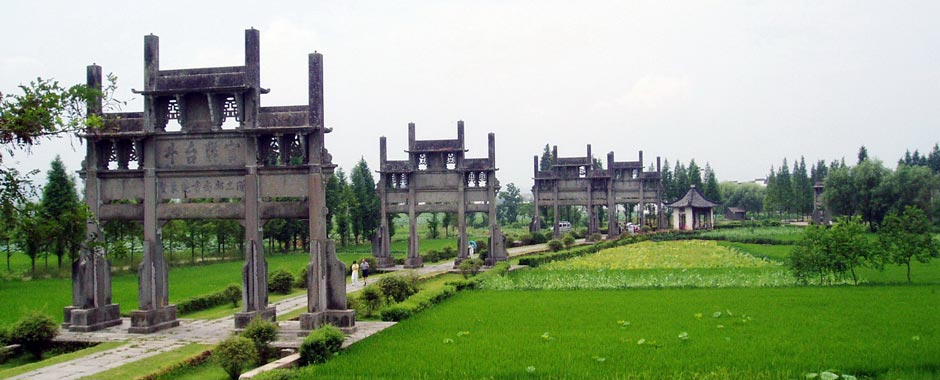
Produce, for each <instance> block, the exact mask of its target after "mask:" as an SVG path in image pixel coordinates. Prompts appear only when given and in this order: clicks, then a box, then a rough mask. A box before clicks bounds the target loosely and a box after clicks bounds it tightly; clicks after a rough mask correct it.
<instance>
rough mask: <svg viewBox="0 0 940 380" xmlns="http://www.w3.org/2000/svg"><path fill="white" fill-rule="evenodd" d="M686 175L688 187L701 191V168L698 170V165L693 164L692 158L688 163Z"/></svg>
mask: <svg viewBox="0 0 940 380" xmlns="http://www.w3.org/2000/svg"><path fill="white" fill-rule="evenodd" d="M688 175H689V187H692V186H695V188H697V189H699V190H701V189H702V187H703V186H702V168H700V167H699V166H698V164H696V163H695V159H694V158H693V159H692V160H691V161H689V169H688Z"/></svg>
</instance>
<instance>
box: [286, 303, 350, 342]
mask: <svg viewBox="0 0 940 380" xmlns="http://www.w3.org/2000/svg"><path fill="white" fill-rule="evenodd" d="M327 324H329V325H333V326H336V327H339V328H340V330H343V332H344V333H346V334H351V333H353V332H355V331H356V310H353V309H349V310H327V311H321V312H316V313H303V314H301V315H300V329H301V330H304V332H301V333H300V334H298V335H299V336H306V335H307V334H309V333H310V330H315V329H318V328H320V327H322V326H323V325H327Z"/></svg>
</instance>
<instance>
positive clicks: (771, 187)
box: [764, 166, 780, 213]
mask: <svg viewBox="0 0 940 380" xmlns="http://www.w3.org/2000/svg"><path fill="white" fill-rule="evenodd" d="M779 194H780V193H779V192H778V191H777V173H776V172H775V171H774V168H773V166H771V167H770V173H769V174H767V192H766V196H765V197H764V210H766V211H767V212H768V213H769V212H770V211H777V210H778V209H777V205H778V204H780V200H779V199H778V196H779Z"/></svg>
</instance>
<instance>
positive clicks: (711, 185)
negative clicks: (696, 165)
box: [702, 162, 722, 203]
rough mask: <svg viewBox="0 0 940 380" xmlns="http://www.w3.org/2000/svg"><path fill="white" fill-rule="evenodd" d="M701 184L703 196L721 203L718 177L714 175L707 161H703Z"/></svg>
mask: <svg viewBox="0 0 940 380" xmlns="http://www.w3.org/2000/svg"><path fill="white" fill-rule="evenodd" d="M703 186H704V188H703V189H702V194H703V195H705V198H708V199H709V200H711V201H713V202H716V203H722V198H721V189H720V188H719V187H718V178H717V177H716V176H715V171H714V170H712V168H711V165H709V164H708V163H707V162H706V163H705V184H704V185H703Z"/></svg>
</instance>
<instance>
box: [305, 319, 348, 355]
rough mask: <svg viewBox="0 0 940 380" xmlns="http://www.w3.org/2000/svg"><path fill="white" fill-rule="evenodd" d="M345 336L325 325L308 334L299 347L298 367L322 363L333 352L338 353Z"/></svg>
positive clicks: (331, 326) (336, 329)
mask: <svg viewBox="0 0 940 380" xmlns="http://www.w3.org/2000/svg"><path fill="white" fill-rule="evenodd" d="M344 339H346V336H345V335H343V332H342V331H340V329H338V328H336V326H333V325H326V326H323V327H321V328H318V329H316V330H313V331H311V332H310V335H307V337H306V338H304V342H303V343H302V344H301V345H300V365H309V364H318V363H323V362H325V361H326V360H327V359H329V358H330V356H332V355H333V353H335V352H339V349H340V347H341V346H342V345H343V340H344Z"/></svg>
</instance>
